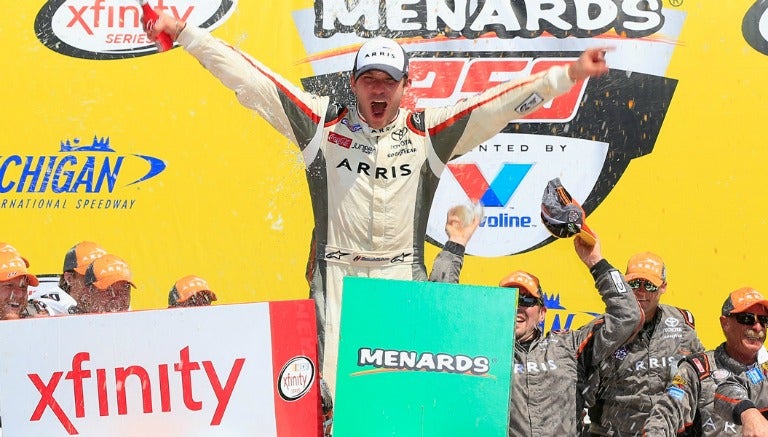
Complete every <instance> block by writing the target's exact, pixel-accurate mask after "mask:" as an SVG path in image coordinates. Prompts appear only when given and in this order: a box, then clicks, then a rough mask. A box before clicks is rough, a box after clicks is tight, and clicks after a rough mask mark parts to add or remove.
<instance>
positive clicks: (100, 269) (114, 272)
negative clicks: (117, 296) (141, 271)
mask: <svg viewBox="0 0 768 437" xmlns="http://www.w3.org/2000/svg"><path fill="white" fill-rule="evenodd" d="M119 281H127V282H128V283H129V284H131V286H132V287H133V288H136V284H134V283H133V282H131V269H130V268H129V267H128V264H127V263H126V262H125V261H123V260H122V258H120V257H118V256H117V255H112V254H106V255H104V256H102V257H101V258H98V259H97V260H96V261H94V262H92V263H91V264H90V265H89V266H88V268H87V269H86V270H85V283H86V284H88V285H90V284H93V285H95V286H96V288H98V289H100V290H104V289H106V288H107V287H109V286H110V285H112V284H114V283H115V282H119Z"/></svg>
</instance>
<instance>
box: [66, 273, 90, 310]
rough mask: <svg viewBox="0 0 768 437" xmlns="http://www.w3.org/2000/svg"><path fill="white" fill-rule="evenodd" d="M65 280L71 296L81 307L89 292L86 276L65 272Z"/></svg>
mask: <svg viewBox="0 0 768 437" xmlns="http://www.w3.org/2000/svg"><path fill="white" fill-rule="evenodd" d="M64 280H65V281H66V282H67V285H69V290H68V292H69V295H70V296H72V299H74V300H75V302H77V304H78V306H80V301H81V300H82V299H83V296H84V294H85V293H87V292H88V286H87V285H85V275H81V274H80V273H77V272H76V271H74V270H72V271H69V272H64Z"/></svg>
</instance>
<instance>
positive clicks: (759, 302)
mask: <svg viewBox="0 0 768 437" xmlns="http://www.w3.org/2000/svg"><path fill="white" fill-rule="evenodd" d="M755 305H762V306H763V307H765V309H766V310H768V300H765V299H763V300H756V301H754V302H749V305H746V306H741V307H739V308H734V309H732V310H731V311H729V313H730V314H734V313H736V314H738V313H743V312H745V311H746V310H748V309H749V308H751V307H753V306H755Z"/></svg>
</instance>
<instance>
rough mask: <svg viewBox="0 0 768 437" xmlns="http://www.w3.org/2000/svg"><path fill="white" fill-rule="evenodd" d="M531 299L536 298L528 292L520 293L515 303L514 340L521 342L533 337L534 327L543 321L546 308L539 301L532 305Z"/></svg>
mask: <svg viewBox="0 0 768 437" xmlns="http://www.w3.org/2000/svg"><path fill="white" fill-rule="evenodd" d="M532 300H536V298H534V297H533V296H531V295H530V294H520V297H519V298H518V303H517V317H516V318H515V341H519V342H523V341H528V340H530V339H532V338H533V335H534V332H535V331H536V327H537V326H538V325H539V324H540V323H543V322H544V317H545V316H546V314H547V309H546V308H545V307H544V306H542V305H541V304H540V303H539V302H537V303H535V304H534V305H533V306H528V305H530V303H531V301H532Z"/></svg>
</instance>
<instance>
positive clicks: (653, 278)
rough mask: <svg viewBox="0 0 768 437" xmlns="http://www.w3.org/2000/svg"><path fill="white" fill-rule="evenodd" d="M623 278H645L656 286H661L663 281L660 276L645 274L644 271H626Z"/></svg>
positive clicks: (627, 279) (629, 279) (628, 279)
mask: <svg viewBox="0 0 768 437" xmlns="http://www.w3.org/2000/svg"><path fill="white" fill-rule="evenodd" d="M624 279H625V280H626V281H627V282H629V281H631V280H633V279H645V280H646V281H650V282H651V284H653V285H655V286H657V287H661V285H662V284H663V283H664V281H663V280H662V279H661V278H659V277H657V276H653V275H647V274H645V273H627V274H626V275H624Z"/></svg>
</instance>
